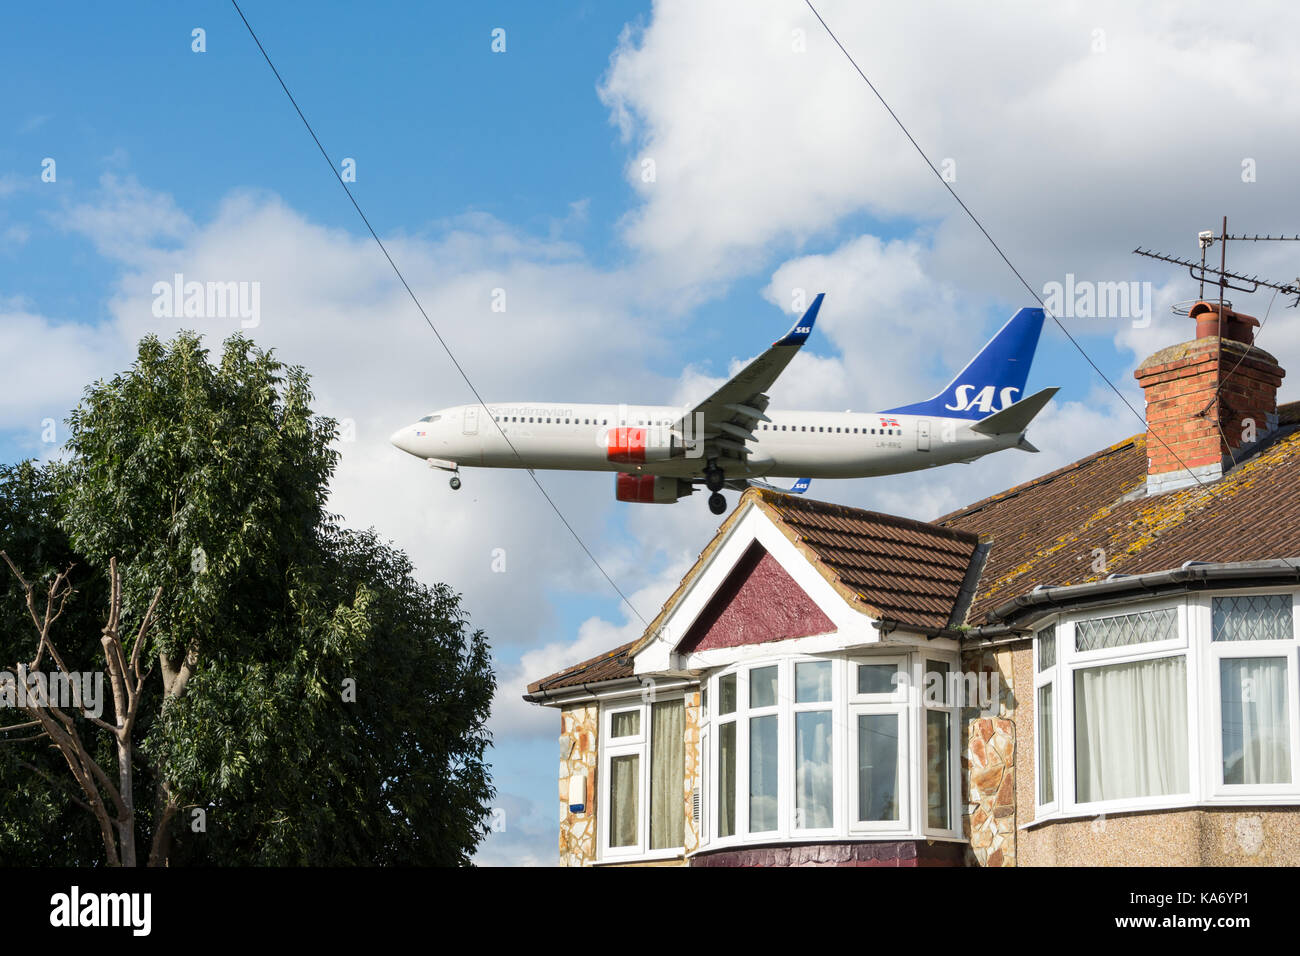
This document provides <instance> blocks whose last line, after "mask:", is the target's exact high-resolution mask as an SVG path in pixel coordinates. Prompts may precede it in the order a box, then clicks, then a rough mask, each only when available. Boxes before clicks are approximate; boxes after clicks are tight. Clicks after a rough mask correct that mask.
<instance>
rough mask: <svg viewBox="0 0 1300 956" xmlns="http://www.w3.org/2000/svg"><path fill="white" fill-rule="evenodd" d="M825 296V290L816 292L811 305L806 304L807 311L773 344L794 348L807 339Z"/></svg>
mask: <svg viewBox="0 0 1300 956" xmlns="http://www.w3.org/2000/svg"><path fill="white" fill-rule="evenodd" d="M824 298H826V293H825V292H818V293H817V298H815V299H813V303H812V305H810V306H808V311H807V312H805V313H804V314H803V318H801V319H800V320H799V321H798V322H796V323H795V324H794V325H793V326H792V327H791V328H790V331H789V332H787V333H785V335H784V336H782V337H781V338H779V339H777V340H776V341H775V342H773V343H772V344H773V345H793V346H795V347H796V348H797V347H798V346H800V345H803V344H804V342H806V341H808V336H810V335H812V330H813V323H814V322H816V321H817V313H818V311H819V310H820V309H821V307H822V299H824Z"/></svg>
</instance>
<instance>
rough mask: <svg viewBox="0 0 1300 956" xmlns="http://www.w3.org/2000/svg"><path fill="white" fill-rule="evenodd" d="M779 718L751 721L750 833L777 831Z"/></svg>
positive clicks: (754, 718) (757, 718)
mask: <svg viewBox="0 0 1300 956" xmlns="http://www.w3.org/2000/svg"><path fill="white" fill-rule="evenodd" d="M776 785H777V716H776V714H771V715H769V716H767V717H751V718H750V720H749V832H750V833H761V832H763V831H765V830H775V829H776V828H777V815H776Z"/></svg>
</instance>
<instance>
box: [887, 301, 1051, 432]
mask: <svg viewBox="0 0 1300 956" xmlns="http://www.w3.org/2000/svg"><path fill="white" fill-rule="evenodd" d="M1042 331H1043V310H1042V309H1021V310H1020V311H1019V312H1017V313H1016V314H1015V315H1013V316H1012V317H1011V318H1010V319H1009V320H1008V321H1007V324H1006V325H1004V326H1002V328H1001V329H999V330H998V333H997V335H995V336H993V338H991V339H989V343H988V345H986V346H984V348H982V349H980V352H979V354H978V355H976V356H975V357H974V358H973V359H971V360H970V362H969V363H968V364H967V366H966V367H965V368H964V369H962V370H961V371H960V372H958V373H957V376H956V378H954V379H953V380H952V381H951V382H949V383H948V385H947V387H946V388H945V389H944V390H943V391H942V392H940V393H939V394H938V395H936V396H934V398H931V399H927V400H926V401H924V402H917V403H916V404H915V405H901V406H899V407H898V408H886V409H885V411H886V412H890V413H893V414H900V415H933V416H935V417H936V418H971V419H977V420H978V419H981V418H984V417H986V416H988V415H992V414H993V413H994V412H996V411H999V410H1001V409H1003V408H1006V407H1007V406H1008V405H1011V404H1013V403H1014V402H1016V401H1019V399H1020V397H1021V395H1023V394H1024V390H1025V380H1026V379H1028V378H1029V366H1030V363H1032V362H1033V360H1034V349H1036V348H1037V347H1038V335H1039V333H1040V332H1042Z"/></svg>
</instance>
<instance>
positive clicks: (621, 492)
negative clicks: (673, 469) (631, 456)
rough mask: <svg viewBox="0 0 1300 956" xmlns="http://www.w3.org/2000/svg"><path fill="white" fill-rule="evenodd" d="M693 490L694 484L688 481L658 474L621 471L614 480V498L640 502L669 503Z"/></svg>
mask: <svg viewBox="0 0 1300 956" xmlns="http://www.w3.org/2000/svg"><path fill="white" fill-rule="evenodd" d="M694 490H695V486H694V485H692V484H691V483H690V482H689V481H685V480H683V479H681V478H663V477H661V476H659V475H629V474H627V473H626V472H621V473H620V474H619V475H618V476H617V477H616V478H615V480H614V497H615V498H617V499H618V500H619V501H636V502H639V503H641V504H653V505H659V504H665V505H666V504H671V503H672V502H674V501H676V500H677V499H678V498H685V497H686V496H687V495H689V494H691V493H692V492H693V491H694Z"/></svg>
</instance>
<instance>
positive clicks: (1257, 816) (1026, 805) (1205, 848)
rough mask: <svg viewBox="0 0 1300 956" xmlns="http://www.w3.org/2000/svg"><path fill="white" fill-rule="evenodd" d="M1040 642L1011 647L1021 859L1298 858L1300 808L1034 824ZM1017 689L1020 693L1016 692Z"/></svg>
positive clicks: (1135, 862)
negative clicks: (1034, 645) (1035, 646)
mask: <svg viewBox="0 0 1300 956" xmlns="http://www.w3.org/2000/svg"><path fill="white" fill-rule="evenodd" d="M1033 656H1034V655H1033V648H1032V647H1031V645H1030V643H1029V642H1028V641H1025V642H1017V644H1016V645H1015V646H1014V649H1013V650H1012V651H1011V652H1010V657H1011V672H1012V678H1013V682H1014V683H1013V686H1019V687H1023V688H1028V690H1026V691H1025V693H1024V696H1023V697H1021V696H1015V710H1014V716H1015V720H1014V725H1015V727H1016V729H1017V730H1018V731H1019V738H1020V746H1019V748H1018V749H1017V751H1016V756H1015V765H1014V770H1015V772H1016V776H1017V779H1018V780H1019V785H1018V786H1016V788H1015V792H1016V818H1017V819H1018V820H1019V823H1018V825H1017V830H1016V840H1015V847H1016V856H1015V860H1016V864H1017V865H1019V866H1297V865H1300V809H1297V808H1295V807H1287V806H1278V807H1266V806H1250V807H1240V808H1238V807H1197V808H1191V809H1174V810H1141V811H1134V812H1132V813H1118V814H1105V815H1099V816H1090V817H1082V818H1075V819H1070V820H1058V821H1054V822H1050V823H1043V824H1040V825H1038V826H1035V825H1034V822H1033V821H1034V809H1035V808H1034V754H1035V752H1036V749H1035V746H1034V694H1033V693H1032V688H1033V686H1034V683H1033V667H1034V663H1033ZM1013 696H1014V695H1013Z"/></svg>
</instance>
